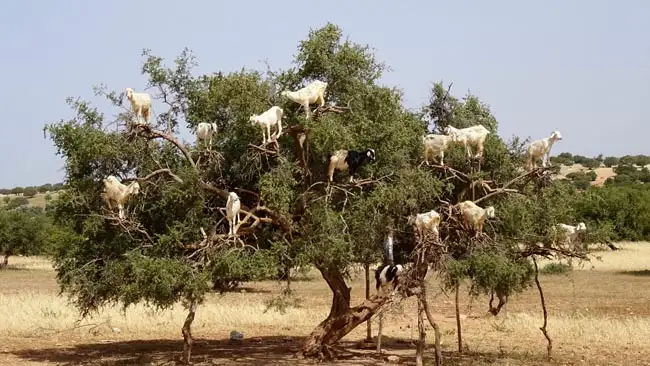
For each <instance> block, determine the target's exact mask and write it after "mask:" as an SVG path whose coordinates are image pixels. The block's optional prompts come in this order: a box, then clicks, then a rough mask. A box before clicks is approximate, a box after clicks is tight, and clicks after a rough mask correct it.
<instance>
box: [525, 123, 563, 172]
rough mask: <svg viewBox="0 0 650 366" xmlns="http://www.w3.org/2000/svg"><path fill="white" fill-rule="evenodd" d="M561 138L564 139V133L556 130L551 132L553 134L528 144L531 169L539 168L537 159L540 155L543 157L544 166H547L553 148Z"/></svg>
mask: <svg viewBox="0 0 650 366" xmlns="http://www.w3.org/2000/svg"><path fill="white" fill-rule="evenodd" d="M559 140H562V135H561V134H560V131H558V130H555V131H553V132H552V133H551V136H549V137H544V138H542V139H539V140H535V141H533V142H531V143H530V145H528V154H527V155H528V156H527V158H528V162H527V165H528V168H529V169H531V170H532V169H535V168H537V159H539V158H540V157H541V158H542V166H543V167H546V165H547V164H548V163H549V160H550V159H549V158H550V156H551V148H552V147H553V144H554V143H555V142H556V141H559Z"/></svg>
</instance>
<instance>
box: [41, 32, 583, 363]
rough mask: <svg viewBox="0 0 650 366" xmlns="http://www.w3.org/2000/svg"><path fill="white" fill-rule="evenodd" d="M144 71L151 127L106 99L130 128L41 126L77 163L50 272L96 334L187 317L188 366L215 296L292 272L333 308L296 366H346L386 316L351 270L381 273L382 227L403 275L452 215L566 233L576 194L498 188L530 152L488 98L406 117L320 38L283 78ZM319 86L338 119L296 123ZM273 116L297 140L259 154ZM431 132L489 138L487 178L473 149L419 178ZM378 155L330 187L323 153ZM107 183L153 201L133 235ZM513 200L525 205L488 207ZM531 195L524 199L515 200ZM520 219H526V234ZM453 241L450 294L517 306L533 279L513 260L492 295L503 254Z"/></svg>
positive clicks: (519, 229)
mask: <svg viewBox="0 0 650 366" xmlns="http://www.w3.org/2000/svg"><path fill="white" fill-rule="evenodd" d="M143 56H144V58H145V62H144V65H143V67H142V72H143V74H145V75H146V76H147V78H148V85H147V90H146V91H148V92H150V93H152V96H153V97H154V99H155V100H156V101H157V103H158V104H157V105H154V110H156V112H158V114H157V115H156V120H155V121H152V122H151V124H150V125H136V124H133V123H132V119H133V118H132V114H131V113H130V111H129V109H128V105H127V104H123V103H122V101H123V98H122V95H121V93H120V92H117V91H109V90H108V89H107V88H106V87H105V86H102V87H97V88H96V93H97V95H100V96H102V97H105V98H106V99H108V100H109V101H110V102H112V104H113V107H114V109H115V110H117V111H118V114H117V117H116V118H115V119H114V120H108V119H107V117H106V115H107V114H109V113H107V114H105V113H102V112H100V111H99V110H98V109H97V108H96V107H92V106H91V104H90V103H89V102H87V101H82V100H79V99H72V98H71V99H69V100H68V102H69V104H70V105H71V106H72V108H73V109H74V110H75V113H76V115H75V116H74V117H73V118H72V119H70V120H63V121H60V122H57V123H52V124H49V125H48V126H47V131H49V133H50V136H51V138H52V140H53V142H54V144H55V146H56V147H57V149H58V153H59V154H60V155H62V156H63V157H64V158H65V169H66V178H65V180H66V184H67V186H68V187H69V188H68V189H67V190H66V191H65V192H63V193H62V194H61V195H60V196H59V197H60V198H59V199H58V200H57V201H56V202H55V216H56V220H57V223H58V224H59V225H64V226H67V227H70V228H72V229H73V230H74V232H75V233H76V235H74V236H70V237H69V238H67V239H68V240H66V241H65V242H64V243H62V244H61V245H59V247H58V249H57V252H56V255H55V268H56V271H57V277H58V280H59V283H60V285H61V287H62V289H63V290H64V291H65V292H67V293H68V294H69V295H70V296H71V298H72V299H73V300H74V302H75V304H76V305H77V307H78V308H79V310H80V311H81V313H82V314H83V315H84V316H85V315H88V314H90V313H92V312H94V311H96V310H98V309H100V308H101V307H102V306H104V305H107V304H110V303H114V302H119V303H121V304H122V305H123V306H124V307H128V306H129V305H132V304H135V303H139V302H145V303H148V304H150V305H152V306H155V307H157V308H161V309H164V308H168V307H170V306H172V305H173V304H175V303H177V302H179V301H182V302H183V303H184V304H185V306H186V307H187V309H188V316H187V319H186V321H185V323H184V324H183V335H184V338H185V349H184V352H183V360H184V361H185V362H188V361H189V359H190V355H191V353H190V352H191V345H192V333H191V324H192V321H193V320H194V318H195V316H200V315H197V314H200V304H201V302H202V301H203V300H204V299H205V295H206V293H207V292H208V291H209V290H210V288H211V287H216V288H217V289H219V288H221V289H224V288H226V287H229V286H231V284H232V283H233V282H239V281H250V280H256V279H268V278H277V277H278V276H279V275H280V274H281V273H283V272H286V268H288V267H291V266H295V265H301V264H313V265H314V266H315V267H316V268H317V269H318V270H319V271H320V273H321V275H322V277H323V279H324V280H325V282H326V283H327V284H328V286H329V288H330V290H331V293H332V303H331V310H330V313H329V315H328V316H327V318H326V319H324V320H323V321H322V322H321V323H320V324H318V325H316V328H315V329H314V331H313V332H312V334H311V335H310V336H309V337H308V338H307V340H306V342H305V344H304V347H303V349H302V352H301V354H302V355H303V356H306V357H317V356H326V357H335V356H336V352H335V348H333V347H334V345H335V344H336V342H337V341H338V340H339V339H341V338H342V337H344V336H345V335H346V334H348V333H349V332H350V331H351V330H352V329H354V328H355V327H356V326H358V325H359V324H361V323H363V322H364V321H366V320H368V319H370V318H371V317H372V316H373V314H374V313H375V312H376V311H378V310H379V309H380V308H381V307H382V306H383V305H384V304H385V303H386V302H388V301H389V298H388V297H387V296H384V295H373V296H370V298H369V299H367V300H365V301H364V302H363V303H361V304H360V305H358V306H356V307H354V306H352V304H351V300H350V291H351V289H350V288H349V287H348V285H347V283H346V279H347V277H348V275H349V274H350V270H351V268H352V266H353V264H355V262H357V261H360V260H366V259H367V258H370V257H372V255H371V253H372V251H373V250H374V251H376V252H377V253H380V252H381V245H380V243H381V241H383V237H384V233H385V228H386V227H387V226H389V225H391V226H392V227H394V228H395V231H396V240H397V242H399V243H400V247H399V248H396V257H397V258H407V257H408V256H409V255H410V254H412V253H411V252H412V251H413V250H414V249H415V248H416V242H415V239H414V237H413V233H412V230H411V228H410V226H409V224H408V223H407V217H408V216H409V215H411V214H414V213H419V212H424V211H428V210H430V209H431V208H436V209H438V208H439V207H446V206H444V204H443V203H444V202H446V203H456V202H458V200H460V199H461V198H463V199H481V198H479V197H484V199H485V201H484V202H483V203H482V204H488V203H489V204H494V205H495V207H496V208H497V217H498V219H497V220H495V223H494V224H492V225H493V226H490V225H486V226H487V229H486V231H487V236H488V237H490V238H492V242H496V240H495V239H504V241H503V242H504V243H508V244H509V245H510V244H512V243H515V242H516V238H517V237H518V236H519V238H520V239H521V238H523V236H521V235H523V234H526V235H527V236H526V237H525V238H527V239H526V240H527V241H529V242H531V243H532V242H534V240H533V239H531V238H533V236H534V235H533V234H535V235H536V234H544V233H545V231H544V230H545V227H546V226H545V225H550V224H551V223H553V222H555V221H556V220H557V219H558V217H560V216H561V217H563V218H569V217H570V215H571V212H570V210H564V211H561V212H560V209H555V208H553V209H551V205H550V204H548V202H550V201H549V200H553V199H555V200H560V199H564V198H566V195H564V196H562V194H564V193H566V192H565V191H563V189H566V187H555V186H554V188H551V189H552V190H554V191H553V192H556V193H557V195H553V194H546V193H539V192H542V191H541V190H544V189H547V188H540V190H539V191H538V192H537V193H536V194H533V193H534V192H533V191H532V190H530V189H528V188H525V187H524V184H519V183H522V182H520V181H516V183H517V187H514V185H513V187H511V188H508V187H504V185H503V184H504V183H506V182H508V181H511V180H512V179H514V178H516V177H517V176H519V175H521V172H519V171H518V168H519V166H520V165H521V162H520V160H519V157H518V156H519V155H518V154H520V153H521V144H520V143H518V140H517V139H514V140H513V141H512V142H511V143H509V144H506V143H505V142H504V141H503V140H502V139H501V138H500V137H499V136H497V134H496V132H497V122H496V119H495V118H494V117H493V116H492V115H491V114H490V112H489V109H488V108H487V107H486V106H485V105H483V104H482V103H480V101H479V100H478V99H477V98H476V97H474V96H472V95H469V96H468V98H467V100H465V101H464V102H461V101H459V100H457V99H455V98H454V97H452V96H450V95H449V93H448V91H445V90H444V88H442V85H441V84H436V86H435V87H434V90H433V98H432V104H431V105H430V106H428V107H427V108H425V111H424V112H425V113H424V114H426V115H428V116H429V117H430V118H429V120H430V121H425V120H423V119H422V118H421V117H422V116H421V114H420V113H414V112H410V111H408V110H407V109H406V108H405V107H404V105H403V101H402V96H401V92H400V91H399V90H397V89H395V88H390V87H386V86H381V85H379V83H378V80H379V79H380V78H381V76H382V74H383V72H385V71H386V69H387V67H386V66H385V65H384V64H383V63H381V62H379V61H378V60H377V58H376V57H375V55H374V54H373V52H372V50H371V49H370V48H369V47H368V46H365V45H359V44H355V43H353V42H350V41H344V40H343V34H342V31H341V29H339V28H338V27H337V26H335V25H333V24H326V25H325V26H323V27H321V28H319V29H316V30H311V31H310V32H309V34H308V37H307V39H306V40H304V41H301V42H300V43H299V46H298V53H297V55H296V56H295V65H294V67H292V68H289V69H286V70H271V69H269V70H267V72H266V73H262V72H258V71H252V70H246V69H242V70H240V71H236V72H231V73H223V72H215V73H211V74H206V75H199V76H196V75H193V74H192V71H193V66H195V65H196V61H195V59H194V57H193V56H192V54H191V52H190V51H189V50H184V51H183V52H182V53H181V55H180V56H179V57H177V58H176V60H175V65H174V66H173V67H171V68H168V67H166V66H164V60H163V59H162V58H160V57H157V56H154V55H153V54H152V53H151V52H150V51H148V50H145V51H144V52H143ZM315 79H318V80H322V81H325V82H327V83H328V87H327V91H326V96H325V99H326V105H325V106H324V107H320V108H317V109H316V110H315V113H313V114H310V116H311V118H309V119H307V118H306V117H305V116H306V114H305V113H304V112H303V111H302V110H300V109H299V107H300V106H299V105H297V104H296V103H294V102H292V101H289V100H288V99H286V98H282V97H281V95H280V92H281V91H282V90H296V89H298V88H300V87H302V86H304V85H306V84H307V83H308V82H310V81H312V80H315ZM130 86H132V85H130ZM117 89H119V90H123V89H124V88H123V86H119V87H117ZM136 89H143V88H136ZM272 105H278V106H281V107H282V108H283V109H284V118H283V125H284V128H283V130H284V131H286V134H283V135H282V136H280V137H279V138H278V139H277V141H276V142H273V143H270V144H267V145H262V136H261V133H260V130H259V128H258V127H257V126H254V125H252V124H251V123H250V122H249V121H248V118H249V116H250V115H252V114H259V113H262V112H263V111H265V110H267V109H268V108H269V107H270V106H272ZM200 122H214V123H216V124H217V126H218V132H217V133H216V134H215V135H214V136H213V138H212V140H213V146H212V147H211V149H207V148H205V147H204V146H197V145H196V144H195V143H194V142H186V141H183V139H182V138H181V137H180V136H179V127H181V126H182V125H183V124H185V125H186V126H187V127H189V128H191V129H194V128H196V126H197V125H198V123H200ZM429 122H432V123H433V125H434V126H436V128H438V129H442V128H443V127H444V126H445V125H447V124H453V125H454V126H455V127H459V128H460V127H465V126H468V125H471V124H474V123H476V122H478V123H481V124H483V125H485V126H486V127H487V128H488V129H489V130H490V131H491V132H492V133H491V134H490V137H489V138H488V141H487V144H486V152H485V158H484V159H483V161H482V162H481V166H480V170H479V169H478V168H475V165H473V164H475V163H471V162H468V161H467V160H466V158H465V157H464V152H463V150H462V149H452V151H450V153H449V158H447V157H445V161H446V162H448V164H449V165H450V166H451V167H453V169H442V168H440V167H430V168H426V169H425V168H423V167H420V162H421V161H422V135H423V134H425V133H426V131H427V129H428V127H429V126H428V124H429ZM367 148H373V149H375V151H376V155H377V156H376V158H377V161H376V162H375V163H374V164H369V165H365V166H363V167H362V169H360V171H359V172H358V174H359V176H358V177H357V181H356V182H355V183H350V184H349V183H347V177H341V175H342V174H343V175H345V174H346V173H340V172H337V173H336V175H335V183H333V184H331V185H328V184H327V182H326V180H327V178H326V172H327V161H326V157H327V155H328V153H330V152H331V151H334V150H337V149H352V150H358V151H364V150H365V149H367ZM454 171H456V172H458V173H460V172H463V173H460V174H457V173H454ZM111 174H112V175H115V176H117V177H119V178H120V179H121V180H122V181H128V180H134V179H137V180H138V181H139V183H140V186H141V190H140V194H138V195H135V196H133V197H131V198H130V199H129V201H128V202H127V204H126V208H127V214H126V218H125V219H123V220H120V219H119V218H117V217H116V213H114V212H110V211H109V210H107V209H106V207H105V205H104V204H103V203H102V200H101V191H102V189H103V185H102V179H104V178H105V177H106V176H108V175H111ZM337 182H338V183H337ZM472 182H479V183H478V184H471V183H472ZM513 184H514V183H513ZM515 188H516V189H517V190H518V192H519V195H517V196H514V195H511V194H507V193H506V194H492V193H489V192H493V191H489V190H497V191H498V190H499V189H502V190H501V191H498V192H506V191H507V190H508V189H515ZM526 190H528V191H526ZM232 191H234V192H236V193H237V194H238V195H239V196H240V197H241V201H242V206H241V207H242V220H241V224H240V227H239V230H238V231H237V233H238V235H237V236H236V237H229V236H228V235H227V232H228V226H227V222H226V219H225V212H224V209H223V208H224V207H225V203H226V199H227V195H228V193H229V192H232ZM497 191H494V192H497ZM563 192H564V193H563ZM522 194H523V196H524V197H527V198H526V199H521V198H516V197H520V196H521V195H522ZM488 196H489V197H488ZM531 197H533V198H531ZM549 197H550V198H549ZM534 199H537V200H539V202H540V203H542V202H544V204H545V205H546V206H545V207H547V208H549V211H548V212H546V211H545V212H543V214H544V220H539V219H538V218H537V216H535V217H536V218H535V220H532V219H530V218H531V217H533V216H532V215H533V214H534V213H535V212H538V211H540V210H539V207H540V206H539V205H536V204H532V203H531V202H532V201H531V200H534ZM545 200H546V201H545ZM441 205H442V206H441ZM553 207H554V206H553ZM562 207H565V208H566V207H567V206H566V205H564V206H562ZM558 212H559V213H558ZM538 213H540V212H538ZM518 214H522V215H524V217H526V218H527V219H523V221H518V220H515V219H514V216H513V215H515V216H516V215H518ZM520 222H523V223H525V224H526V225H528V224H530V228H529V227H526V226H525V225H524V224H522V223H520ZM359 238H362V239H359ZM506 238H507V240H505V239H506ZM445 240H446V244H445V245H447V246H448V249H449V252H450V253H452V254H451V255H450V256H449V258H450V259H451V260H453V261H455V262H452V261H451V260H450V261H448V263H445V264H444V265H443V263H442V262H441V263H440V266H437V267H436V269H438V272H440V273H442V274H443V275H446V274H449V273H456V274H457V276H447V278H448V279H449V282H450V283H458V282H460V281H462V279H463V278H466V277H469V278H471V279H472V280H473V281H475V283H477V284H479V286H478V287H477V289H481V290H482V291H492V290H494V291H496V292H497V293H498V294H505V295H507V294H510V293H512V292H513V291H516V290H518V289H520V288H521V287H522V286H523V285H524V284H526V283H528V281H529V280H530V278H531V277H530V273H532V272H530V271H529V269H530V268H532V267H530V263H528V262H526V261H525V260H524V261H519V260H518V259H517V258H516V256H515V254H513V255H509V256H506V258H507V260H506V261H505V262H504V263H505V264H504V265H502V266H496V265H495V266H492V267H489V266H488V267H489V268H490V270H492V272H491V273H492V274H494V275H496V277H495V278H497V280H495V281H488V280H487V277H485V276H483V277H482V276H481V274H482V273H484V272H485V271H481V269H482V268H484V267H485V266H487V264H485V263H490V261H489V260H490V259H491V260H495V258H498V256H499V255H500V254H501V253H504V249H503V248H501V247H498V246H488V248H489V250H488V249H485V250H481V248H478V249H476V250H472V251H467V250H465V249H466V248H467V246H465V247H464V248H465V249H462V248H461V247H460V246H459V241H462V240H461V239H459V238H456V239H449V238H447V239H445ZM463 240H464V239H463ZM361 247H363V250H360V248H361ZM511 247H512V246H511ZM499 248H501V249H499ZM509 248H510V247H509ZM368 251H370V254H369V252H368ZM507 253H515V252H514V251H510V252H507ZM479 255H482V256H483V257H477V256H479ZM361 257H363V258H361ZM378 257H380V255H378ZM476 258H483V259H485V260H484V261H483V262H481V261H478V260H476ZM440 260H441V259H440ZM451 263H456V267H453V265H452V264H451ZM467 263H469V264H467ZM480 263H483V264H480ZM479 264H480V266H482V267H481V268H477V266H478V265H479ZM463 266H464V267H463ZM472 266H474V267H472ZM450 268H456V269H459V268H460V270H454V271H450ZM485 268H487V267H485ZM504 268H505V269H504ZM513 268H514V269H513ZM420 269H421V268H420ZM506 270H510V271H513V270H516V271H519V272H518V273H521V275H520V276H519V277H517V278H518V279H519V281H518V282H517V283H518V284H519V285H516V284H513V283H510V282H504V281H501V280H499V279H504V278H511V277H508V276H506V275H501V274H503V273H505V272H504V271H506ZM418 273H419V274H418V276H422V272H421V271H420V272H418ZM152 279H155V281H153V280H152ZM454 281H455V282H454ZM211 282H212V285H210V283H211ZM419 283H421V281H420V282H416V285H417V284H419ZM416 287H417V286H416ZM415 293H416V292H411V293H410V294H415ZM420 293H422V292H420ZM425 300H426V299H425ZM208 321H209V320H208Z"/></svg>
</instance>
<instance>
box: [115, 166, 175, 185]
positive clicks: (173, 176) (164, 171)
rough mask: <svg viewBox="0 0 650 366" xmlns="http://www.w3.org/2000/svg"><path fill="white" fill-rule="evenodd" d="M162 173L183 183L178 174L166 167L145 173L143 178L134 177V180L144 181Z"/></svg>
mask: <svg viewBox="0 0 650 366" xmlns="http://www.w3.org/2000/svg"><path fill="white" fill-rule="evenodd" d="M162 173H165V174H168V175H169V176H170V177H172V178H173V179H174V180H175V181H177V182H178V183H183V180H182V179H181V178H180V177H179V176H178V175H176V174H174V173H172V171H171V169H167V168H163V169H158V170H155V171H153V172H151V173H149V174H147V176H145V177H144V178H135V180H137V181H139V182H146V181H148V180H149V179H151V178H153V177H154V176H156V175H158V174H162ZM125 180H126V179H125Z"/></svg>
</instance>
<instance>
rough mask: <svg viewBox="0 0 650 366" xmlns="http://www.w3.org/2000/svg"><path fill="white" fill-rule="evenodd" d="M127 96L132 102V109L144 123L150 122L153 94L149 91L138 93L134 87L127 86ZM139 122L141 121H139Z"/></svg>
mask: <svg viewBox="0 0 650 366" xmlns="http://www.w3.org/2000/svg"><path fill="white" fill-rule="evenodd" d="M126 98H127V99H128V100H129V101H130V102H131V111H132V112H133V113H134V114H135V117H136V118H140V119H142V121H143V123H145V124H147V123H149V117H151V96H150V95H149V93H136V92H134V91H133V89H132V88H126ZM138 123H139V122H138Z"/></svg>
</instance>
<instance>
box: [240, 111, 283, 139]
mask: <svg viewBox="0 0 650 366" xmlns="http://www.w3.org/2000/svg"><path fill="white" fill-rule="evenodd" d="M283 113H284V111H283V110H282V108H280V107H278V106H273V107H271V108H269V109H268V110H267V111H265V112H264V113H262V114H254V115H252V116H250V118H249V119H248V120H249V121H250V122H251V124H252V125H255V124H257V125H258V126H260V128H261V129H262V144H263V145H266V143H267V141H268V142H271V141H277V139H278V138H279V137H280V135H281V134H282V115H283ZM275 125H277V126H278V132H277V134H274V135H273V138H271V137H272V135H271V126H275ZM264 130H266V135H265V134H264ZM267 136H268V140H267Z"/></svg>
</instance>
